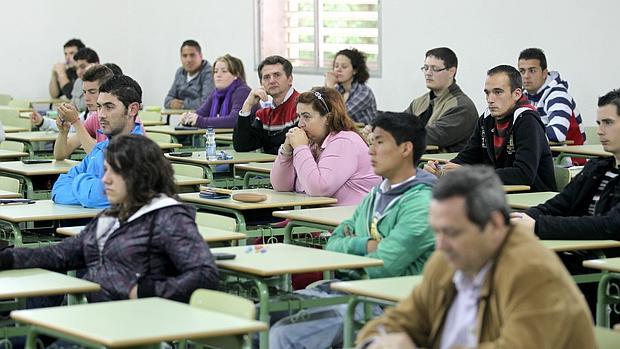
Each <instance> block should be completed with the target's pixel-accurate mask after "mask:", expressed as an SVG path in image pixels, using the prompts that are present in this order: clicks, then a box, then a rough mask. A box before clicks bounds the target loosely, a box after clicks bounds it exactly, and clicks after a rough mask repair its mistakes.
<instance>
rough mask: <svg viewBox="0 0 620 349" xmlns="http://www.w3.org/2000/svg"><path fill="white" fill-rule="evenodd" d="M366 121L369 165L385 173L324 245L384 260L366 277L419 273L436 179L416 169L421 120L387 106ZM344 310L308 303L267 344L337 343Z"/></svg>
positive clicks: (427, 251)
mask: <svg viewBox="0 0 620 349" xmlns="http://www.w3.org/2000/svg"><path fill="white" fill-rule="evenodd" d="M371 127H372V132H373V137H374V142H373V143H372V144H371V145H370V147H369V149H368V152H369V153H370V156H371V162H372V167H373V169H374V171H375V173H376V174H377V175H379V176H382V177H384V178H385V179H384V180H383V182H382V183H381V184H379V185H378V186H376V187H374V188H373V189H372V190H371V191H370V193H369V194H368V195H367V196H366V197H365V198H364V200H363V201H362V202H361V203H360V205H359V206H358V207H357V208H356V209H355V212H354V213H353V216H352V217H351V218H349V219H346V220H345V221H343V222H342V223H340V225H338V227H337V228H336V229H335V230H334V232H333V234H332V236H331V237H330V238H329V240H328V242H327V245H326V246H325V249H327V250H330V251H335V252H342V253H348V254H353V255H358V256H367V257H372V258H378V259H381V260H383V266H382V267H372V268H366V270H365V271H366V274H367V275H368V276H369V277H370V278H383V277H393V276H404V275H418V274H421V273H422V269H423V268H424V264H425V263H426V261H427V259H428V257H429V256H430V255H431V253H432V252H433V249H434V239H433V233H432V231H431V229H430V227H429V225H428V206H429V202H430V197H431V191H432V188H433V186H434V185H435V181H436V179H435V177H434V176H432V175H430V174H429V173H427V172H426V171H424V170H418V169H417V165H418V163H419V161H420V158H421V157H422V154H424V151H425V149H426V135H425V133H426V132H425V130H424V124H422V122H420V120H418V119H417V118H412V117H409V116H408V115H407V114H405V113H391V112H386V113H380V114H379V115H377V117H376V118H375V119H374V120H373V121H372V126H371ZM354 275H356V274H354ZM358 277H359V276H358ZM300 292H301V293H304V292H309V293H311V294H312V293H317V292H318V293H319V295H320V296H327V295H328V293H329V292H324V293H321V292H320V291H318V290H311V291H300ZM360 308H361V307H360ZM345 310H346V306H344V305H342V306H333V307H324V308H313V309H309V310H307V311H306V316H307V317H308V318H309V320H308V321H298V322H291V321H290V318H285V319H282V320H280V321H278V322H277V323H276V324H275V325H274V326H272V328H271V330H270V333H269V338H270V348H327V347H334V346H338V345H340V344H341V342H342V340H343V338H342V331H343V322H342V319H343V317H344V313H345ZM360 310H361V309H360ZM362 313H363V312H361V311H360V314H359V316H360V317H361V316H362Z"/></svg>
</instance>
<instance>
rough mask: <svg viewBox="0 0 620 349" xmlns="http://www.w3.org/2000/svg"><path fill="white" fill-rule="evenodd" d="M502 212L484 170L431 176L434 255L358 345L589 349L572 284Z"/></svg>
mask: <svg viewBox="0 0 620 349" xmlns="http://www.w3.org/2000/svg"><path fill="white" fill-rule="evenodd" d="M508 212H509V209H508V204H507V203H506V197H505V195H504V191H503V188H502V183H501V181H500V180H499V178H498V176H497V175H496V174H495V172H494V171H493V170H492V169H490V168H488V167H483V166H475V167H463V168H460V169H457V170H455V171H453V172H450V173H448V174H446V176H445V177H442V178H440V179H439V181H438V182H437V185H436V186H435V189H434V190H433V198H432V201H431V205H430V210H429V222H430V225H431V227H432V229H433V231H434V232H435V238H436V251H435V253H433V255H432V256H431V258H430V259H429V261H428V263H427V264H426V267H425V268H424V273H423V275H424V278H423V280H422V283H421V284H420V285H419V286H418V287H416V288H415V289H414V290H413V292H412V293H411V294H410V295H409V296H408V297H407V298H405V299H404V300H402V301H401V302H400V303H399V304H398V305H397V306H396V307H394V308H392V309H388V310H387V311H386V312H385V315H383V316H381V317H379V318H376V319H374V320H372V321H371V322H370V323H368V324H367V325H366V326H364V328H363V329H362V330H361V331H360V333H359V335H358V343H359V347H362V348H368V349H371V348H372V349H377V348H399V349H407V348H417V347H420V348H440V349H448V348H549V349H551V348H557V349H561V348H596V341H595V337H594V326H593V324H592V317H591V316H590V313H589V311H588V308H587V306H586V304H585V301H584V299H583V296H582V295H581V293H580V292H579V290H578V289H577V287H576V285H575V282H574V281H573V280H572V278H571V277H570V275H569V274H568V272H567V271H566V269H565V268H564V266H563V265H562V263H561V262H560V260H559V259H558V257H557V256H556V255H555V254H554V253H553V252H552V251H550V250H549V249H547V248H546V247H544V246H543V245H541V244H540V242H539V241H538V240H537V239H536V238H535V237H534V236H533V235H532V234H531V233H529V232H527V231H524V229H522V228H520V227H518V226H513V225H511V224H510V220H509V215H508Z"/></svg>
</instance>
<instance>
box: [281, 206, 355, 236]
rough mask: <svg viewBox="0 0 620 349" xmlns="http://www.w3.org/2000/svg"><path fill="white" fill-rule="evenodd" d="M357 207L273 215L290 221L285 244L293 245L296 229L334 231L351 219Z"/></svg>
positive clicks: (305, 210) (312, 209) (316, 209)
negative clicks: (294, 230) (306, 228)
mask: <svg viewBox="0 0 620 349" xmlns="http://www.w3.org/2000/svg"><path fill="white" fill-rule="evenodd" d="M356 207H357V206H355V205H352V206H334V207H319V208H307V209H301V210H287V211H275V212H273V215H274V217H279V218H284V219H288V223H287V225H286V229H285V231H284V242H285V243H291V242H292V236H291V235H292V233H293V229H294V228H296V227H308V228H316V229H320V230H333V229H334V228H336V227H337V226H338V225H339V224H340V223H341V222H342V221H344V220H345V219H349V218H351V217H352V216H353V212H355V209H356Z"/></svg>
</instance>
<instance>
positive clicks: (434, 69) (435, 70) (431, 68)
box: [420, 65, 449, 73]
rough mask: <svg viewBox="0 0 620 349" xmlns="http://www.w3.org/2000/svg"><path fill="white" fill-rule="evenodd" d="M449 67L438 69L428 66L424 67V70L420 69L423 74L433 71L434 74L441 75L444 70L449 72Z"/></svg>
mask: <svg viewBox="0 0 620 349" xmlns="http://www.w3.org/2000/svg"><path fill="white" fill-rule="evenodd" d="M448 69H449V68H448V67H443V68H437V67H429V66H428V65H425V66H423V67H422V68H420V70H421V71H423V72H425V73H426V72H427V71H429V70H430V71H432V72H433V73H439V72H440V71H444V70H448Z"/></svg>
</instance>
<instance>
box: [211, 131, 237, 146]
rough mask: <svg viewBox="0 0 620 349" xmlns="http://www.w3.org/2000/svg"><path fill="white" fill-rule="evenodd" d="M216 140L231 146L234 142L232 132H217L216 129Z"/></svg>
mask: <svg viewBox="0 0 620 349" xmlns="http://www.w3.org/2000/svg"><path fill="white" fill-rule="evenodd" d="M220 132H221V131H220ZM215 142H216V143H218V144H222V145H225V146H230V145H232V144H233V134H232V133H217V131H216V133H215Z"/></svg>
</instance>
